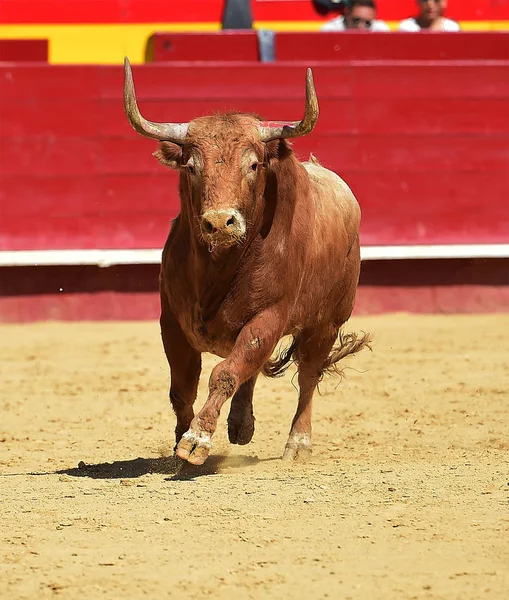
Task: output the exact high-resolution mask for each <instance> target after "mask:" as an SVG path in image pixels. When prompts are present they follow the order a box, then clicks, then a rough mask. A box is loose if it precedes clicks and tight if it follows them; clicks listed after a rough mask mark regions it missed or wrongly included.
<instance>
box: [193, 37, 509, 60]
mask: <svg viewBox="0 0 509 600" xmlns="http://www.w3.org/2000/svg"><path fill="white" fill-rule="evenodd" d="M195 35H196V37H198V35H199V34H195ZM508 59H509V32H508V33H505V32H482V33H481V32H462V34H461V35H453V34H451V33H441V32H424V33H421V34H420V35H418V36H416V35H415V33H404V32H396V33H376V32H374V33H370V34H369V35H365V32H363V31H343V32H278V33H277V34H276V60H278V61H280V60H284V61H297V62H304V61H334V62H345V61H351V60H370V61H382V60H419V61H420V60H508Z"/></svg>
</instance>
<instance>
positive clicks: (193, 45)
mask: <svg viewBox="0 0 509 600" xmlns="http://www.w3.org/2000/svg"><path fill="white" fill-rule="evenodd" d="M258 58H259V52H258V37H257V35H256V32H255V31H234V32H233V31H221V32H214V33H166V32H161V33H154V34H153V35H151V36H150V38H149V39H148V41H147V49H146V60H147V61H153V62H165V61H207V62H209V61H216V62H217V61H223V60H224V61H257V60H258Z"/></svg>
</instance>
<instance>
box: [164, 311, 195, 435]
mask: <svg viewBox="0 0 509 600" xmlns="http://www.w3.org/2000/svg"><path fill="white" fill-rule="evenodd" d="M160 324H161V337H162V340H163V346H164V351H165V354H166V358H167V359H168V363H169V365H170V378H171V384H170V402H171V405H172V407H173V410H174V412H175V415H176V417H177V425H176V427H175V441H176V443H177V444H178V443H179V442H180V439H181V438H182V435H183V434H184V433H185V432H186V431H187V430H188V429H189V426H190V425H191V421H192V420H193V418H194V411H193V404H194V401H195V400H196V394H197V393H198V382H199V379H200V371H201V354H200V353H199V352H197V351H196V350H194V348H192V347H191V346H190V345H189V343H188V341H187V339H186V337H185V335H184V333H183V331H182V329H181V328H180V325H179V323H178V321H177V320H176V319H175V317H174V316H173V315H172V314H171V313H169V312H166V313H164V314H163V315H162V316H161V320H160Z"/></svg>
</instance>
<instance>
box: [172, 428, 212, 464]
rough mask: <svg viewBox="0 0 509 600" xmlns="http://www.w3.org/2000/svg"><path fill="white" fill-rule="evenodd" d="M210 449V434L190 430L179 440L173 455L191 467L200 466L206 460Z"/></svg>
mask: <svg viewBox="0 0 509 600" xmlns="http://www.w3.org/2000/svg"><path fill="white" fill-rule="evenodd" d="M211 448H212V441H211V438H210V434H208V433H205V432H203V431H202V432H196V431H193V430H192V429H190V430H189V431H186V433H184V435H183V436H182V438H181V439H180V441H179V443H178V444H177V447H176V448H175V454H176V455H177V456H178V457H179V458H181V459H183V460H187V462H188V463H191V464H192V465H202V464H203V463H204V462H205V461H206V460H207V458H208V456H209V453H210V449H211Z"/></svg>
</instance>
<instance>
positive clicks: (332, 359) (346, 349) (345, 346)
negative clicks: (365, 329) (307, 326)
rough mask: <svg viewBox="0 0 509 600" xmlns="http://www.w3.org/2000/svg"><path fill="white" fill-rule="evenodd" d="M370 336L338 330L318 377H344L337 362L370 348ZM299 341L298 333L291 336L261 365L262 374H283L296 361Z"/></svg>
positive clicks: (279, 375) (272, 375) (277, 375)
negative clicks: (272, 356)
mask: <svg viewBox="0 0 509 600" xmlns="http://www.w3.org/2000/svg"><path fill="white" fill-rule="evenodd" d="M372 341H373V340H372V337H371V334H370V333H362V335H357V334H356V333H343V332H342V331H340V332H339V336H338V342H339V343H338V344H337V345H336V346H334V348H333V349H332V350H331V352H330V354H329V356H328V357H327V359H326V360H325V362H324V363H323V366H322V368H321V370H320V379H322V378H323V376H324V375H326V374H330V375H339V377H344V369H340V368H339V365H338V362H339V361H340V360H342V359H343V358H346V357H347V356H350V355H351V354H356V353H357V352H359V351H360V350H362V349H363V348H369V350H371V342H372ZM300 342H301V336H300V333H297V334H295V335H294V336H293V340H292V342H291V344H290V345H289V346H288V347H287V348H284V349H283V350H280V351H279V352H278V354H277V355H276V356H275V357H274V358H272V359H271V360H269V361H267V362H266V363H265V365H264V366H263V370H262V372H263V374H264V375H265V376H267V377H281V376H282V375H284V374H285V373H286V371H287V369H288V367H289V366H290V365H291V364H293V363H294V362H297V356H296V355H297V350H298V348H299V344H300Z"/></svg>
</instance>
